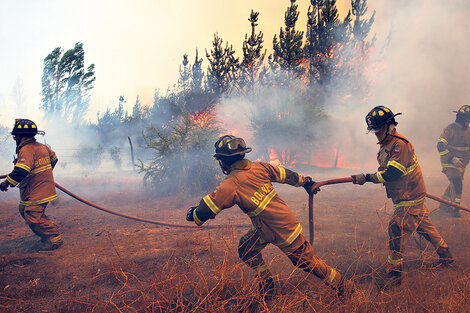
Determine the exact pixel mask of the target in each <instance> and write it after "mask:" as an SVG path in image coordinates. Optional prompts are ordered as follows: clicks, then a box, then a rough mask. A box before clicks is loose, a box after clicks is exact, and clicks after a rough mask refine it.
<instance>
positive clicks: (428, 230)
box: [352, 106, 454, 288]
mask: <svg viewBox="0 0 470 313" xmlns="http://www.w3.org/2000/svg"><path fill="white" fill-rule="evenodd" d="M399 114H401V113H398V114H393V112H392V111H391V110H390V109H388V108H386V107H384V106H377V107H375V108H373V109H372V110H371V111H370V112H369V113H368V114H367V116H366V122H367V129H368V130H369V131H373V132H374V133H375V135H376V136H377V139H378V140H379V142H378V144H380V150H379V153H378V155H377V161H378V162H379V169H378V171H377V172H375V173H373V174H366V175H365V174H358V175H353V176H352V177H353V179H354V183H355V184H359V185H363V184H364V183H365V182H373V183H375V184H380V183H382V184H384V185H385V188H386V191H387V196H388V197H389V198H392V201H393V208H394V213H393V216H392V219H391V221H390V222H389V225H388V233H389V249H390V254H389V256H388V263H387V276H386V284H385V286H384V287H385V288H389V287H392V286H394V285H399V284H400V283H401V274H402V267H403V255H404V247H405V245H406V243H407V242H408V240H409V239H410V237H411V235H412V234H413V232H415V231H416V232H417V233H418V234H420V235H422V236H423V237H424V238H426V240H428V241H429V242H430V243H431V244H432V245H433V246H434V247H435V248H436V252H437V254H438V255H439V257H440V259H439V261H438V263H437V264H436V265H440V266H447V265H448V264H450V263H452V262H453V261H454V259H453V258H452V255H451V254H450V252H449V248H448V246H447V244H446V242H445V241H444V239H443V238H442V236H441V235H440V234H439V232H438V231H437V229H436V228H435V227H434V225H433V224H432V223H431V220H430V219H429V212H428V210H427V208H426V206H425V205H424V199H425V197H426V186H425V185H424V180H423V174H422V172H421V168H420V166H419V164H418V159H417V157H416V154H415V151H414V148H413V145H412V144H411V142H409V140H408V139H406V138H405V137H404V136H403V135H402V134H400V133H398V132H397V130H396V128H395V126H396V125H397V124H398V123H397V122H396V121H395V116H397V115H399Z"/></svg>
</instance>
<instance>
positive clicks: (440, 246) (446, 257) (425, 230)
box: [417, 214, 454, 266]
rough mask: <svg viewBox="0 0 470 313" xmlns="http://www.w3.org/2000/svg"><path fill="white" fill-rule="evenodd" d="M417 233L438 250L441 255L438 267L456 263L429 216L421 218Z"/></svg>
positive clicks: (425, 215)
mask: <svg viewBox="0 0 470 313" xmlns="http://www.w3.org/2000/svg"><path fill="white" fill-rule="evenodd" d="M417 233H418V234H420V235H422V236H423V237H424V238H426V239H427V240H428V241H429V242H430V243H431V244H432V245H433V246H434V248H435V249H436V253H437V254H438V255H439V261H438V263H437V264H436V265H442V266H447V265H449V264H451V263H452V262H454V258H453V257H452V254H451V253H450V251H449V246H448V245H447V243H446V242H445V241H444V238H442V236H441V234H439V231H438V230H437V229H436V227H435V226H434V225H433V224H432V223H431V220H430V219H429V216H428V214H424V215H423V216H420V223H419V225H418V229H417Z"/></svg>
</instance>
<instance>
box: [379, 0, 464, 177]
mask: <svg viewBox="0 0 470 313" xmlns="http://www.w3.org/2000/svg"><path fill="white" fill-rule="evenodd" d="M373 5H374V9H376V10H377V18H376V25H375V27H374V29H375V31H376V32H377V38H380V39H381V40H382V41H383V40H388V39H387V38H386V37H385V35H386V32H387V31H388V30H387V28H388V29H390V37H389V38H390V39H389V44H388V47H387V51H386V54H385V58H384V63H385V64H386V68H385V69H384V71H383V72H382V74H381V75H380V76H379V77H378V80H377V84H376V87H375V89H374V98H375V99H376V101H375V103H374V105H375V104H383V105H386V106H389V107H390V108H391V109H392V111H393V112H394V113H397V112H403V115H401V116H399V117H397V121H398V122H399V125H398V130H399V131H400V132H402V133H403V134H404V135H405V136H407V137H408V138H409V139H410V140H411V142H412V143H413V144H414V146H415V149H416V151H417V155H418V158H419V160H420V163H421V165H422V167H423V171H424V173H425V175H430V174H435V173H438V172H439V171H440V164H439V154H438V153H437V149H436V143H437V139H438V137H439V135H440V133H441V131H442V129H443V128H444V127H445V126H446V125H447V124H449V123H451V122H453V121H454V120H455V113H452V111H453V110H456V109H458V108H459V107H460V106H461V105H462V104H468V103H470V100H469V99H470V98H469V97H470V89H469V88H468V81H469V79H470V71H469V70H468V50H469V48H470V45H469V42H468V30H469V29H470V21H469V20H468V14H469V13H470V3H469V2H468V1H463V0H457V1H436V0H422V1H380V2H374V4H373Z"/></svg>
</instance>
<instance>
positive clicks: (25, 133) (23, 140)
mask: <svg viewBox="0 0 470 313" xmlns="http://www.w3.org/2000/svg"><path fill="white" fill-rule="evenodd" d="M38 133H40V134H44V132H41V131H40V132H38V129H37V126H36V124H35V123H34V122H33V121H31V120H28V119H16V120H15V125H14V126H13V130H12V131H11V134H12V135H13V139H14V140H15V142H16V154H17V158H16V159H15V161H14V164H15V166H14V168H13V171H12V172H11V173H10V174H9V175H8V176H7V178H6V179H5V180H4V181H3V182H2V183H0V190H2V191H7V190H8V188H9V187H18V188H19V189H20V205H19V211H20V214H21V216H22V217H23V218H24V220H25V221H26V224H27V225H28V226H29V228H31V230H32V231H33V233H35V234H36V235H38V236H39V237H41V243H42V244H41V247H40V248H39V250H40V251H50V250H55V249H58V248H60V246H61V245H62V238H61V236H60V233H59V230H58V228H57V225H56V224H55V223H54V222H52V221H51V220H50V219H48V218H47V216H46V215H45V214H44V211H45V209H46V206H47V204H48V203H49V202H51V201H53V200H55V199H57V195H56V191H55V184H54V177H53V174H52V169H53V168H54V166H55V165H56V163H57V156H56V154H55V153H54V151H52V150H51V149H50V148H49V147H47V146H46V145H43V144H41V143H39V142H36V138H35V137H34V136H36V135H37V134H38Z"/></svg>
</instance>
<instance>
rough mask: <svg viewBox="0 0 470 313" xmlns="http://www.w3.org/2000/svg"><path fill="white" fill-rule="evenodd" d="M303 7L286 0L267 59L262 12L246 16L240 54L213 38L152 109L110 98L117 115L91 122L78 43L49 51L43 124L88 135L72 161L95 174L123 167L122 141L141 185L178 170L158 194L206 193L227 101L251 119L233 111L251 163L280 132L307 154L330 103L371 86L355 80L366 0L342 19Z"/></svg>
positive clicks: (326, 9) (315, 0)
mask: <svg viewBox="0 0 470 313" xmlns="http://www.w3.org/2000/svg"><path fill="white" fill-rule="evenodd" d="M310 2H311V5H310V7H309V9H308V12H299V10H298V6H297V4H296V1H295V0H291V1H290V5H288V6H287V8H286V11H285V13H284V17H285V20H284V25H281V27H280V31H279V34H276V35H275V36H274V38H273V39H272V50H270V51H271V52H269V51H268V49H267V48H266V47H265V46H266V43H265V38H264V34H263V32H262V31H261V30H260V29H262V23H261V20H260V16H262V12H261V14H260V12H255V11H253V10H252V11H251V13H250V14H249V16H248V22H249V24H247V27H250V28H249V29H250V31H249V32H248V33H246V34H245V39H244V40H243V44H242V50H243V51H242V52H241V54H240V55H239V54H237V53H236V51H235V50H234V49H233V47H232V45H231V44H230V43H228V42H226V41H224V40H223V38H222V36H221V34H218V33H216V34H214V37H213V42H212V47H210V48H207V49H206V50H205V59H204V58H202V57H201V55H200V53H199V51H198V49H196V50H195V56H194V57H193V58H191V57H189V56H188V55H187V54H185V55H183V58H182V63H181V65H180V68H179V79H178V81H177V82H176V83H175V84H174V85H173V86H171V87H169V88H168V90H167V91H166V92H161V91H160V90H155V95H154V101H153V103H151V104H144V103H142V101H141V100H140V99H139V97H138V96H137V98H136V100H135V102H134V104H133V106H132V110H131V111H127V110H126V109H125V106H127V103H128V99H124V97H123V96H117V101H116V108H108V109H107V110H106V111H105V112H103V113H98V116H97V122H93V123H85V122H83V114H84V112H86V110H87V109H88V104H89V91H90V90H91V89H92V88H93V83H94V81H95V73H94V68H95V66H94V64H91V65H89V66H88V67H86V66H85V57H84V56H85V53H84V47H83V44H81V43H77V44H76V45H75V47H74V48H73V49H70V50H68V51H65V52H64V50H63V49H62V48H56V49H54V50H53V51H52V52H51V53H50V54H49V55H48V56H47V57H46V58H45V59H44V73H43V78H42V86H43V89H42V96H43V98H42V103H41V109H42V110H43V111H44V113H45V114H46V116H48V117H51V118H53V117H59V119H60V120H61V121H62V122H63V121H66V122H67V123H70V122H71V123H73V125H74V126H75V127H77V128H79V129H80V130H81V131H85V132H88V133H89V134H93V136H92V137H94V138H95V140H94V141H92V142H82V143H81V146H80V147H79V150H81V151H85V152H86V154H87V155H86V156H85V155H82V156H81V157H79V158H78V161H79V162H82V163H83V164H84V165H85V166H89V165H90V164H91V163H90V162H88V161H87V160H88V159H90V158H91V159H93V161H94V163H93V164H92V166H94V167H95V168H96V167H99V166H100V164H101V162H102V160H104V159H109V160H111V162H112V164H113V166H115V167H116V168H120V167H123V166H125V168H129V163H130V162H129V161H127V160H128V159H129V158H128V155H129V153H128V151H129V146H128V145H127V137H128V136H129V137H130V138H132V140H133V142H134V144H135V154H136V161H135V163H136V164H131V166H132V167H134V168H135V169H138V170H139V171H141V172H142V173H143V174H144V179H145V181H146V182H151V184H149V185H151V186H153V187H155V188H158V189H162V187H164V186H165V184H168V183H169V182H170V181H171V180H172V179H173V177H174V175H176V173H177V172H178V171H177V169H178V168H180V169H183V170H182V171H181V172H182V173H184V174H183V175H186V179H184V177H181V178H178V179H177V180H178V188H169V187H165V189H166V190H168V192H176V191H177V190H178V189H181V190H184V191H187V192H201V191H207V190H209V189H211V188H213V187H214V182H215V167H216V165H215V164H212V165H208V168H210V170H207V171H201V170H200V168H201V164H200V162H203V161H202V159H204V157H205V158H206V160H207V161H208V160H209V159H210V155H211V153H212V151H211V150H212V148H213V147H211V143H213V142H214V141H215V139H216V138H217V136H218V135H220V134H221V133H222V132H225V131H230V130H227V129H224V128H223V127H222V126H223V123H222V124H220V122H221V121H219V120H218V118H217V116H216V115H215V112H216V109H217V107H218V106H219V105H220V104H221V103H222V102H223V101H224V100H225V99H231V98H236V99H239V100H240V101H243V102H245V103H249V106H250V108H249V112H245V110H246V108H241V107H240V108H237V107H232V108H231V109H233V111H234V112H236V111H237V110H238V109H240V114H245V115H248V118H249V119H250V120H251V128H252V129H253V130H254V138H253V142H252V145H254V146H255V148H258V149H255V151H260V153H258V155H256V157H259V158H261V159H264V160H267V161H269V159H268V151H267V150H266V149H267V146H271V147H276V143H279V140H276V138H278V135H279V134H284V135H285V134H288V135H289V136H291V137H295V138H296V141H295V142H294V143H291V144H290V145H289V144H288V145H286V147H282V150H285V149H289V151H290V154H292V156H294V155H296V154H298V153H299V151H297V150H299V149H298V145H299V143H302V144H303V145H304V146H307V147H308V146H311V145H312V144H314V143H318V140H319V139H318V138H316V137H315V135H314V134H315V128H314V127H312V126H311V125H317V126H318V125H320V121H325V119H327V118H328V115H327V113H326V112H327V111H328V106H330V105H332V103H344V102H346V101H349V102H351V103H354V101H356V102H358V101H357V100H358V99H362V98H363V97H365V96H367V93H368V91H369V87H370V84H371V81H370V77H367V75H362V74H363V70H364V68H366V67H367V66H368V64H370V62H371V60H370V54H371V51H372V49H373V46H374V42H373V40H372V41H371V40H369V39H368V38H369V37H370V36H369V32H370V27H371V25H372V23H373V21H374V13H372V14H367V1H366V0H353V1H351V9H350V11H349V12H348V13H347V15H346V17H344V18H343V19H340V18H339V14H338V10H337V8H336V1H335V0H311V1H310ZM280 13H281V12H280ZM300 14H306V15H307V17H308V19H307V20H308V22H307V25H298V22H297V21H298V18H299V15H300ZM286 102H287V103H286ZM234 106H236V105H234ZM201 116H203V117H202V119H203V121H202V122H201V120H200V118H201ZM222 122H223V121H222ZM182 132H185V134H183V133H182ZM195 136H196V137H197V139H194V137H195ZM261 138H262V140H261ZM184 140H188V142H187V143H185V142H184ZM261 142H262V143H263V144H261ZM276 149H278V152H279V153H281V150H280V148H278V147H276ZM85 152H84V153H85ZM78 153H81V152H78ZM93 153H96V155H94V156H93ZM201 158H202V159H201ZM139 159H140V160H139ZM191 159H194V162H191ZM172 161H174V162H176V163H173V162H172ZM208 163H209V164H210V162H208ZM192 166H194V170H193V169H192ZM211 166H212V167H211ZM192 173H198V174H202V176H197V175H196V177H199V179H203V180H204V181H207V182H210V183H208V184H202V185H200V188H199V190H198V188H195V187H194V186H192V185H195V184H194V180H195V179H196V177H190V176H189V175H192ZM180 175H181V174H177V176H180ZM209 185H211V186H210V187H209Z"/></svg>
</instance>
